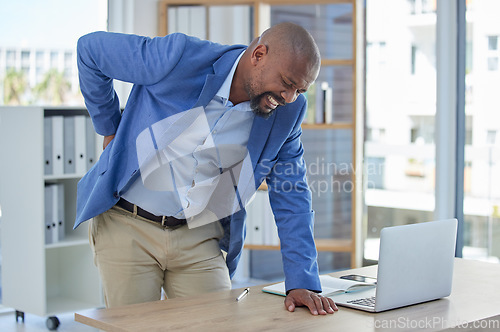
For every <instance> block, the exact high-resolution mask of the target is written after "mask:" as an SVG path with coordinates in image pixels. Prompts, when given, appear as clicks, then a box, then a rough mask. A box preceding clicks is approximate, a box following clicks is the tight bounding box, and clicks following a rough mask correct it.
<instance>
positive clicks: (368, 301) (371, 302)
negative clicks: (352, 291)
mask: <svg viewBox="0 0 500 332" xmlns="http://www.w3.org/2000/svg"><path fill="white" fill-rule="evenodd" d="M347 303H351V304H358V305H362V306H365V307H372V308H375V296H372V297H367V298H365V299H356V300H351V301H347Z"/></svg>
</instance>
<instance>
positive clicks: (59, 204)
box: [52, 183, 65, 242]
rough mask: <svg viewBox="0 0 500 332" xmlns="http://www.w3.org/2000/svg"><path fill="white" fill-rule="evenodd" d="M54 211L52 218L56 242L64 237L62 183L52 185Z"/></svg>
mask: <svg viewBox="0 0 500 332" xmlns="http://www.w3.org/2000/svg"><path fill="white" fill-rule="evenodd" d="M53 190H54V196H55V197H56V199H54V201H53V203H54V211H55V215H56V218H55V219H54V223H55V224H56V225H55V228H54V229H53V230H52V232H53V240H54V242H58V241H61V240H63V239H64V234H65V232H64V185H63V184H62V183H59V184H56V185H54V189H53Z"/></svg>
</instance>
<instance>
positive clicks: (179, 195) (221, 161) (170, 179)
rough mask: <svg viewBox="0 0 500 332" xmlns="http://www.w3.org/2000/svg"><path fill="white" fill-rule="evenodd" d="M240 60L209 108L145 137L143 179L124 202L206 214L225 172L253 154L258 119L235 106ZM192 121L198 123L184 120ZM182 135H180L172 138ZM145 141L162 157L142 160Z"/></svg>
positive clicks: (157, 210) (244, 106) (160, 211)
mask: <svg viewBox="0 0 500 332" xmlns="http://www.w3.org/2000/svg"><path fill="white" fill-rule="evenodd" d="M240 58H241V55H240V57H239V58H238V59H236V61H235V63H234V64H233V67H232V69H231V71H230V72H229V74H228V76H227V77H226V79H225V81H224V83H223V84H222V86H221V88H220V89H219V91H218V92H217V93H216V95H215V96H214V98H213V99H212V100H211V101H210V103H209V104H208V105H207V107H206V108H205V109H201V108H199V109H194V110H188V111H186V112H182V113H179V114H176V115H174V116H171V117H169V118H167V119H164V120H162V121H161V123H160V122H159V123H157V124H155V125H153V126H152V127H151V128H148V129H147V130H145V131H144V132H143V133H141V135H139V137H138V141H137V147H138V159H139V165H140V170H141V176H140V177H138V178H137V179H136V180H135V181H134V183H133V184H132V185H131V186H130V188H129V189H128V190H127V191H126V192H125V193H124V194H123V195H122V196H123V198H124V199H126V200H127V201H129V202H132V203H134V204H136V205H137V206H140V207H141V208H142V209H144V210H146V211H148V212H150V213H152V214H155V215H165V216H174V217H176V218H190V217H192V216H196V215H198V214H200V213H201V212H203V210H204V209H205V207H206V205H207V203H208V201H209V199H210V197H211V195H212V193H213V191H214V189H215V187H216V186H217V183H218V181H219V175H220V174H221V172H222V169H226V168H229V167H230V166H232V165H234V164H236V163H238V162H241V161H242V160H243V159H244V158H245V156H246V154H247V150H246V146H247V143H248V138H249V136H250V130H251V128H252V123H253V119H254V116H255V115H254V113H253V112H252V110H251V109H250V103H249V102H243V103H240V104H238V105H236V106H234V105H233V104H232V103H231V102H230V101H229V93H230V89H231V83H232V80H233V76H234V72H235V70H236V67H237V65H238V63H239V61H240ZM188 117H192V118H194V121H184V120H185V119H186V118H188ZM176 131H179V134H178V135H177V136H176V137H175V138H173V139H171V138H169V134H170V133H172V132H176ZM142 134H144V135H142ZM172 135H174V136H175V135H176V134H172ZM142 138H147V139H146V140H143V142H146V141H147V142H148V144H151V140H153V144H154V145H155V152H156V156H151V155H147V156H146V155H141V151H140V150H141V149H140V146H141V144H143V142H141V139H142ZM143 150H144V149H143Z"/></svg>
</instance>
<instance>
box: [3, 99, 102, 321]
mask: <svg viewBox="0 0 500 332" xmlns="http://www.w3.org/2000/svg"><path fill="white" fill-rule="evenodd" d="M55 115H62V116H64V117H68V116H74V115H80V116H81V115H85V116H87V112H86V110H85V109H83V108H81V109H76V108H41V107H0V156H1V157H0V158H1V159H0V208H1V217H0V233H1V238H0V240H1V242H0V245H1V249H2V252H1V255H2V263H1V264H2V304H3V305H5V306H7V307H11V308H14V309H16V310H18V311H21V312H29V313H33V314H35V315H39V316H50V315H55V314H57V313H62V312H72V311H76V310H82V309H87V308H95V307H100V306H102V303H103V301H102V295H101V294H102V293H101V287H100V281H99V276H98V271H97V268H96V266H95V265H94V262H93V255H92V251H91V249H90V246H89V244H88V228H87V226H86V224H84V225H81V226H80V227H79V228H78V229H76V230H73V229H72V228H73V223H74V220H75V214H76V186H77V183H78V180H79V179H80V178H81V177H82V176H83V173H84V172H80V173H79V174H77V173H64V172H63V173H61V174H52V175H50V174H44V173H46V171H44V168H45V167H46V165H45V159H44V117H50V116H55ZM93 135H94V137H93V139H94V140H93V141H92V140H91V142H92V144H93V145H94V146H92V149H90V150H89V151H91V152H92V151H93V155H92V153H91V152H90V153H89V155H86V156H85V158H89V161H91V163H95V160H96V158H97V157H98V156H97V153H96V151H100V150H99V149H98V148H97V146H98V144H99V142H98V139H97V135H95V134H93ZM80 170H81V169H80ZM84 171H85V170H84ZM47 184H62V185H63V186H64V214H63V216H64V229H63V231H64V232H63V239H62V240H58V241H56V242H53V243H50V244H46V241H45V235H46V234H45V204H44V202H45V197H44V196H45V190H44V188H45V186H46V185H47Z"/></svg>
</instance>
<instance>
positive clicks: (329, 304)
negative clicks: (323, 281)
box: [321, 297, 339, 314]
mask: <svg viewBox="0 0 500 332" xmlns="http://www.w3.org/2000/svg"><path fill="white" fill-rule="evenodd" d="M321 300H322V302H323V309H325V310H326V312H328V313H330V314H333V313H334V312H335V311H336V310H339V309H338V308H337V306H336V305H335V302H333V300H332V299H330V298H328V297H322V298H321Z"/></svg>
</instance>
